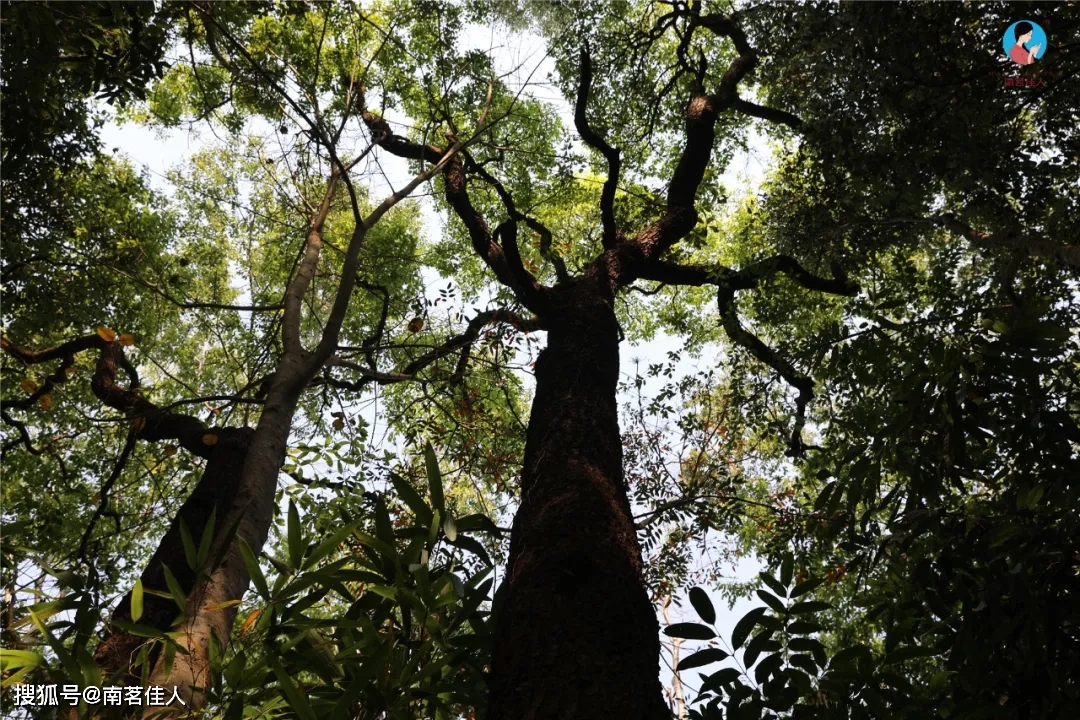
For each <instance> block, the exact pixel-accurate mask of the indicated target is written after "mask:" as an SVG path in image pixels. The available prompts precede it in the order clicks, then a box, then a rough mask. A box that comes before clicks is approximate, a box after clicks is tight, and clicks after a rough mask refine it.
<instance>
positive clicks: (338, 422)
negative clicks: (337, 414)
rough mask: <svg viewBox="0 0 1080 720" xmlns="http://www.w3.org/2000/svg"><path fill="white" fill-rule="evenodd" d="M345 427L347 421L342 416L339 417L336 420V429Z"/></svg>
mask: <svg viewBox="0 0 1080 720" xmlns="http://www.w3.org/2000/svg"><path fill="white" fill-rule="evenodd" d="M344 427H345V421H344V420H342V419H341V418H338V419H337V420H335V421H334V429H335V430H341V429H342V428H344Z"/></svg>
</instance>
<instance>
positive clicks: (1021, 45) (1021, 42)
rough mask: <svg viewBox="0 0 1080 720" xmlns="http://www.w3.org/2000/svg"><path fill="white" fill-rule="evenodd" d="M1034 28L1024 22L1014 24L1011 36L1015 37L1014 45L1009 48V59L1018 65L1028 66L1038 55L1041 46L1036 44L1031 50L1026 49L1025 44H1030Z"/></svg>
mask: <svg viewBox="0 0 1080 720" xmlns="http://www.w3.org/2000/svg"><path fill="white" fill-rule="evenodd" d="M1034 29H1035V28H1034V27H1033V26H1032V24H1031V23H1029V22H1028V21H1026V20H1021V21H1020V22H1018V23H1016V28H1015V29H1014V31H1013V34H1014V35H1015V37H1016V43H1015V44H1014V45H1013V46H1012V47H1011V48H1009V59H1011V60H1012V61H1013V62H1014V63H1016V64H1018V65H1030V64H1032V63H1033V62H1035V60H1036V58H1037V57H1038V55H1039V48H1041V47H1042V45H1039V44H1036V45H1033V46H1032V47H1031V48H1028V47H1027V43H1029V42H1031V36H1032V35H1033V34H1034Z"/></svg>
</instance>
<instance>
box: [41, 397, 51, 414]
mask: <svg viewBox="0 0 1080 720" xmlns="http://www.w3.org/2000/svg"><path fill="white" fill-rule="evenodd" d="M38 405H40V406H41V409H42V410H48V409H49V408H51V407H52V398H51V397H49V396H48V395H42V396H41V397H39V398H38Z"/></svg>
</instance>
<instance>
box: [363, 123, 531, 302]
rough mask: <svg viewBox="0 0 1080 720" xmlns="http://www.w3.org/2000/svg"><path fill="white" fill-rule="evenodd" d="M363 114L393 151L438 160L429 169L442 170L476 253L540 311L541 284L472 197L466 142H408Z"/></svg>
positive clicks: (374, 134)
mask: <svg viewBox="0 0 1080 720" xmlns="http://www.w3.org/2000/svg"><path fill="white" fill-rule="evenodd" d="M361 117H362V118H363V120H364V122H365V123H366V124H367V126H368V128H369V129H370V131H371V134H372V139H373V140H374V142H375V143H376V144H377V145H379V146H380V147H381V148H383V149H384V150H386V151H387V152H389V153H390V154H392V155H396V156H397V157H402V158H405V159H408V160H422V161H425V162H433V163H435V167H433V168H431V170H429V171H428V173H429V174H435V173H436V172H442V174H443V180H444V181H445V183H446V201H447V203H448V204H449V205H450V207H451V208H452V209H453V210H454V213H455V214H456V215H457V216H458V218H459V219H460V220H461V221H462V223H464V224H465V228H466V230H468V232H469V238H470V240H471V241H472V246H473V249H474V250H475V251H476V254H477V255H479V256H480V258H481V259H482V260H483V261H484V263H485V264H486V265H487V266H488V267H489V268H490V269H491V270H492V272H494V273H495V277H496V278H497V279H498V280H499V282H501V283H502V284H503V285H506V286H507V287H509V288H510V289H511V290H513V291H514V294H515V295H516V296H517V298H518V300H520V301H521V303H522V304H523V305H524V306H525V307H527V308H529V309H530V310H532V311H533V312H540V311H541V310H542V308H543V306H544V298H543V288H542V286H541V285H540V283H539V282H537V280H536V278H535V277H533V275H532V273H530V272H528V271H527V270H526V269H525V268H524V266H522V265H521V264H520V262H518V263H514V262H513V261H512V260H511V258H509V257H508V253H507V252H506V251H505V250H504V248H503V247H502V246H500V245H499V243H498V242H497V241H496V240H495V238H494V237H493V235H492V232H491V230H490V229H489V227H488V224H487V222H485V220H484V218H483V217H482V216H481V215H480V213H479V212H477V210H476V208H475V207H473V204H472V201H471V200H470V199H469V193H468V190H467V189H466V173H465V163H464V162H463V161H462V159H461V157H460V156H459V155H458V154H457V150H460V149H461V148H462V147H464V144H462V143H461V142H460V141H458V142H457V143H455V145H454V146H453V147H451V148H450V150H446V151H444V150H442V149H441V148H439V147H436V146H434V145H430V144H427V145H425V144H421V143H413V142H409V141H408V140H405V139H404V138H401V137H398V136H397V135H394V133H393V131H392V130H391V129H390V125H389V124H388V123H387V122H386V121H385V120H384V119H383V118H380V117H378V116H377V115H374V114H372V113H369V112H365V113H363V114H362V115H361ZM481 131H482V130H481ZM481 131H478V132H481ZM473 137H474V138H475V137H476V135H474V136H473ZM511 252H512V251H511Z"/></svg>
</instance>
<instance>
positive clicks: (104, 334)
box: [97, 325, 116, 342]
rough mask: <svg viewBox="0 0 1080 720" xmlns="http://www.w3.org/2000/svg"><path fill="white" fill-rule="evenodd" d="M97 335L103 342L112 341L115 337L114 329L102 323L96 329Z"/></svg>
mask: <svg viewBox="0 0 1080 720" xmlns="http://www.w3.org/2000/svg"><path fill="white" fill-rule="evenodd" d="M97 334H98V337H99V338H101V339H102V340H104V341H105V342H112V341H113V340H115V339H116V331H115V330H113V329H112V328H107V327H105V326H104V325H102V326H101V327H99V328H98V329H97Z"/></svg>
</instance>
